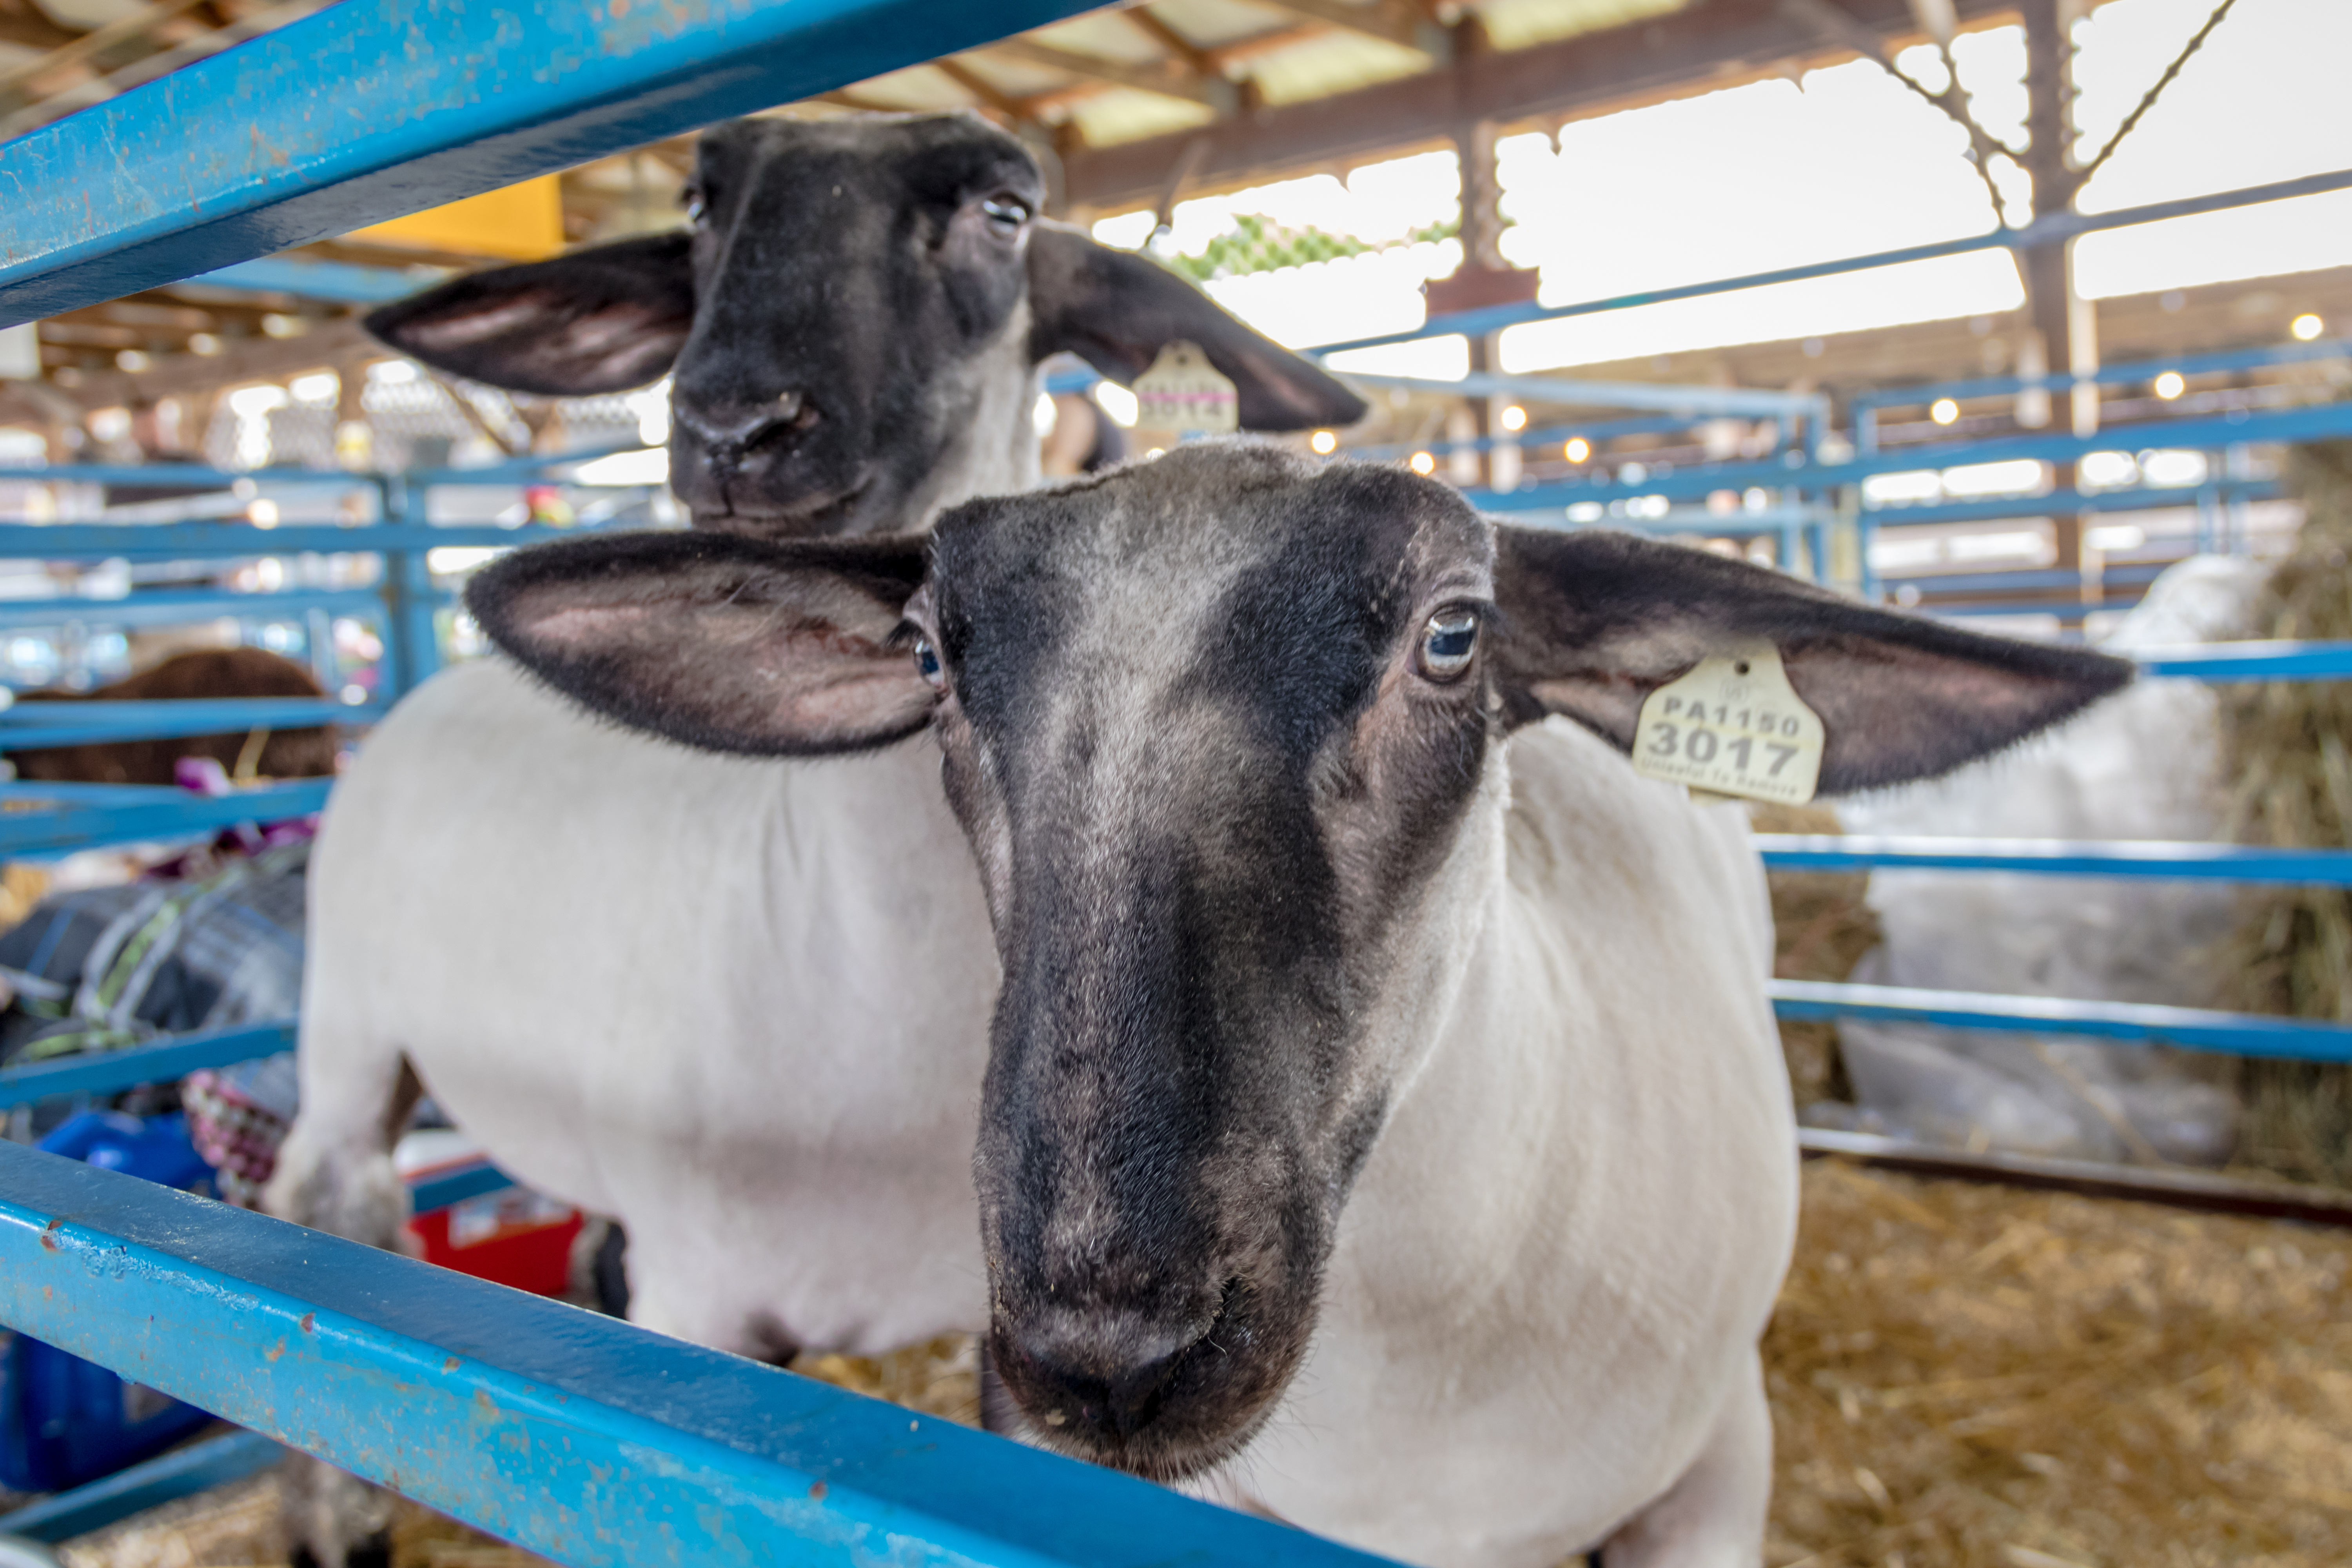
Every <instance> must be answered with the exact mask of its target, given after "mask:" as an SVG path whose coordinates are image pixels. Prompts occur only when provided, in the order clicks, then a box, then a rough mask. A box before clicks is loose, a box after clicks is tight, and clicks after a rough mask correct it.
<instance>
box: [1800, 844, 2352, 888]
mask: <svg viewBox="0 0 2352 1568" xmlns="http://www.w3.org/2000/svg"><path fill="white" fill-rule="evenodd" d="M1756 847H1757V848H1758V850H1759V851H1760V852H1761V853H1762V855H1763V857H1764V864H1765V865H1767V866H1769V867H1770V868H1773V869H1774V870H1779V871H1860V870H1911V871H1921V870H1946V871H2022V872H2025V873H2028V874H2029V875H2033V876H2042V877H2131V878H2175V879H2189V880H2195V881H2209V882H2247V883H2257V882H2259V883H2272V884H2286V885H2291V886H2303V887H2326V888H2344V887H2352V849H2273V848H2269V847H2263V846H2259V845H2242V844H2164V843H2154V842H2134V841H2132V840H2128V839H2115V840H2103V841H2097V842H2093V843H2086V844H2074V843H2065V842H2061V841H2057V840H2051V839H2033V838H1917V837H1868V836H1864V835H1859V834H1850V835H1846V836H1844V837H1838V836H1835V835H1828V834H1797V833H1759V834H1758V835H1757V836H1756Z"/></svg>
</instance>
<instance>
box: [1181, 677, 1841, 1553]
mask: <svg viewBox="0 0 2352 1568" xmlns="http://www.w3.org/2000/svg"><path fill="white" fill-rule="evenodd" d="M1504 759H1507V769H1506V768H1504V767H1496V768H1495V769H1494V770H1493V772H1494V775H1495V777H1496V783H1495V784H1492V785H1490V786H1489V787H1488V788H1487V789H1486V791H1484V792H1483V798H1482V799H1481V800H1480V802H1479V803H1478V805H1477V806H1476V807H1475V808H1474V814H1473V816H1472V819H1471V821H1470V822H1469V823H1467V824H1465V847H1464V849H1463V850H1462V851H1458V852H1457V858H1461V859H1462V860H1463V861H1464V865H1463V867H1462V868H1461V869H1462V872H1463V874H1462V875H1461V876H1459V877H1457V878H1456V879H1455V880H1454V885H1455V887H1456V888H1458V889H1460V892H1461V894H1462V895H1463V896H1462V897H1460V898H1458V899H1456V898H1451V897H1440V898H1435V899H1433V900H1431V909H1432V916H1431V918H1432V919H1433V920H1436V921H1445V922H1448V923H1450V924H1453V925H1454V927H1455V929H1454V930H1451V931H1444V932H1434V933H1431V934H1430V935H1429V936H1425V937H1424V939H1423V941H1424V942H1429V941H1432V940H1435V941H1438V942H1444V943H1446V944H1448V945H1451V946H1453V947H1454V949H1455V953H1454V962H1455V963H1458V965H1459V968H1458V971H1457V973H1458V980H1459V990H1458V992H1457V993H1456V995H1455V998H1454V1004H1453V1006H1452V1008H1451V1011H1450V1014H1449V1016H1447V1019H1446V1022H1445V1024H1444V1027H1443V1029H1442V1031H1441V1033H1440V1035H1439V1037H1438V1038H1437V1039H1436V1040H1435V1041H1434V1042H1433V1045H1432V1047H1430V1049H1429V1051H1428V1054H1427V1056H1426V1058H1424V1059H1423V1061H1422V1062H1421V1063H1420V1064H1419V1065H1418V1067H1417V1069H1416V1070H1415V1072H1414V1074H1413V1076H1412V1078H1411V1079H1409V1081H1408V1083H1407V1085H1406V1087H1404V1088H1403V1089H1402V1091H1401V1092H1400V1094H1399V1096H1398V1100H1397V1103H1396V1105H1395V1108H1394V1110H1393V1111H1392V1113H1391V1119H1390V1121H1389V1123H1388V1125H1387V1127H1386V1129H1385V1130H1384V1131H1383V1132H1382V1133H1381V1140H1380V1142H1379V1143H1378V1144H1377V1145H1376V1146H1375V1147H1374V1149H1373V1152H1372V1154H1371V1157H1370V1161H1369V1162H1368V1163H1366V1165H1365V1168H1364V1171H1363V1174H1362V1175H1361V1177H1360V1179H1359V1181H1358V1184H1357V1185H1356V1188H1355V1191H1354V1194H1353V1195H1352V1196H1351V1197H1350V1198H1349V1203H1348V1207H1347V1210H1346V1212H1345V1214H1344V1215H1343V1217H1342V1219H1341V1223H1340V1233H1339V1243H1338V1246H1337V1247H1336V1249H1335V1251H1334V1253H1333V1255H1332V1258H1331V1261H1330V1265H1329V1268H1328V1274H1327V1277H1326V1284H1325V1289H1324V1297H1323V1310H1322V1315H1321V1318H1320V1320H1319V1323H1318V1329H1317V1332H1316V1336H1315V1340H1314V1342H1313V1346H1312V1348H1311V1349H1310V1350H1309V1352H1308V1354H1307V1363H1306V1364H1305V1366H1304V1367H1303V1368H1302V1370H1301V1371H1300V1373H1299V1374H1298V1377H1297V1380H1296V1381H1295V1383H1294V1384H1292V1386H1291V1388H1290V1390H1289V1392H1288V1393H1287V1394H1286V1395H1285V1397H1284V1399H1283V1401H1282V1403H1281V1405H1280V1406H1279V1407H1278V1409H1277V1411H1276V1415H1275V1416H1274V1418H1273V1420H1272V1421H1271V1422H1270V1423H1269V1424H1268V1426H1267V1427H1266V1429H1265V1431H1264V1432H1263V1433H1262V1434H1261V1435H1260V1436H1259V1437H1258V1438H1257V1439H1256V1441H1255V1442H1254V1443H1253V1444H1252V1445H1251V1447H1249V1449H1248V1450H1246V1451H1245V1452H1244V1454H1243V1455H1242V1456H1241V1457H1240V1458H1238V1459H1236V1460H1234V1462H1232V1463H1231V1464H1230V1465H1229V1466H1227V1467H1226V1468H1225V1469H1224V1470H1223V1471H1222V1472H1221V1473H1220V1474H1219V1475H1218V1476H1217V1477H1216V1478H1215V1479H1213V1481H1212V1482H1211V1483H1210V1484H1209V1486H1208V1487H1207V1488H1206V1489H1207V1490H1209V1491H1210V1492H1211V1493H1212V1495H1219V1496H1223V1497H1226V1498H1228V1499H1229V1500H1236V1501H1245V1502H1247V1503H1248V1504H1250V1505H1253V1506H1255V1507H1257V1508H1261V1509H1263V1510H1266V1511H1268V1512H1271V1513H1274V1514H1276V1515H1277V1516H1279V1517H1281V1518H1284V1519H1287V1520H1289V1521H1293V1522H1295V1523H1297V1524H1300V1525H1303V1526H1305V1527H1307V1528H1308V1529H1310V1530H1314V1531H1318V1532H1321V1533H1325V1534H1329V1535H1333V1536H1337V1537H1339V1538H1340V1539H1343V1540H1347V1541H1350V1542H1356V1543H1357V1544H1360V1545H1363V1546H1366V1547H1369V1548H1372V1549H1376V1550H1379V1551H1381V1552H1387V1553H1390V1554H1392V1555H1397V1556H1401V1557H1402V1558H1404V1559H1406V1560H1408V1561H1411V1562H1416V1563H1437V1564H1445V1565H1449V1568H1450V1565H1454V1564H1460V1565H1462V1568H1471V1565H1473V1564H1476V1565H1480V1568H1549V1565H1551V1564H1553V1563H1558V1562H1559V1560H1560V1558H1561V1556H1562V1555H1563V1553H1564V1552H1570V1551H1572V1550H1575V1549H1576V1548H1578V1547H1580V1546H1587V1545H1598V1544H1600V1543H1601V1541H1602V1540H1603V1539H1604V1538H1606V1537H1608V1536H1610V1535H1611V1533H1612V1531H1617V1530H1618V1528H1619V1527H1620V1526H1621V1525H1623V1524H1624V1523H1625V1521H1627V1520H1628V1518H1629V1516H1633V1515H1634V1514H1635V1512H1636V1510H1643V1519H1642V1520H1641V1521H1639V1522H1638V1523H1637V1524H1636V1525H1634V1526H1633V1528H1631V1529H1629V1530H1627V1531H1625V1532H1624V1533H1623V1534H1622V1535H1620V1536H1619V1538H1618V1539H1616V1540H1615V1541H1614V1542H1612V1550H1611V1553H1610V1562H1611V1563H1612V1568H1616V1565H1621V1564H1641V1563H1678V1564H1718V1563H1719V1564H1724V1565H1727V1568H1728V1565H1731V1564H1737V1563H1746V1562H1750V1561H1752V1560H1753V1557H1754V1553H1755V1551H1756V1543H1757V1542H1758V1541H1759V1539H1760V1537H1761V1535H1762V1532H1763V1522H1764V1510H1765V1507H1766V1503H1767V1500H1768V1498H1769V1487H1770V1434H1769V1421H1768V1419H1767V1418H1766V1416H1765V1414H1764V1406H1763V1391H1762V1382H1761V1375H1760V1370H1759V1366H1758V1362H1757V1355H1756V1342H1757V1339H1758V1337H1759V1335H1760V1334H1761V1333H1762V1331H1763V1329H1764V1325H1765V1321H1766V1319H1767V1318H1768V1317H1769V1314H1770V1311H1771V1307H1772V1300H1773V1298H1774V1294H1775V1292H1776V1291H1777V1290H1778V1289H1779V1286H1780V1278H1781V1275H1782V1274H1783V1272H1785V1270H1786V1268H1787V1266H1788V1258H1789V1253H1790V1247H1791V1245H1792V1244H1793V1241H1794V1237H1795V1230H1796V1212H1797V1200H1796V1192H1797V1188H1796V1179H1797V1178H1796V1173H1797V1156H1796V1147H1795V1133H1794V1128H1793V1120H1792V1118H1791V1116H1790V1106H1789V1087H1788V1076H1787V1071H1786V1069H1785V1068H1783V1066H1782V1065H1781V1060H1780V1044H1779V1037H1778V1036H1777V1034H1776V1032H1775V1030H1774V1027H1773V1024H1772V1019H1771V1016H1770V1009H1769V1005H1768V1004H1767V1002H1766V1000H1765V997H1764V993H1763V988H1762V984H1761V982H1762V980H1763V978H1764V977H1765V976H1766V975H1767V974H1769V973H1770V969H1771V962H1772V928H1771V914H1770V909H1769V901H1768V900H1767V897H1766V894H1765V889H1764V879H1763V875H1762V870H1761V868H1760V866H1759V863H1758V861H1757V858H1756V856H1755V854H1754V852H1753V850H1752V849H1751V848H1750V847H1749V846H1748V842H1747V826H1746V818H1745V814H1744V812H1743V811H1742V810H1741V809H1740V808H1738V807H1737V806H1727V805H1715V806H1706V807H1699V806H1694V805H1691V803H1690V801H1689V799H1688V797H1687V795H1686V794H1685V791H1684V790H1683V789H1681V788H1680V787H1679V786H1676V785H1672V784H1659V783H1657V782H1654V781H1652V780H1647V779H1643V778H1640V777H1637V776H1636V775H1635V774H1634V773H1633V770H1632V769H1631V768H1629V767H1627V766H1626V764H1625V762H1624V760H1623V758H1622V756H1620V755H1618V754H1617V753H1616V752H1614V751H1612V749H1611V748H1610V747H1609V746H1608V745H1607V744H1606V743H1605V742H1602V741H1601V740H1599V739H1598V738H1597V737H1595V736H1593V735H1591V733H1590V732H1588V731H1584V730H1582V729H1580V728H1578V727H1577V726H1575V725H1573V724H1571V723H1570V722H1568V721H1564V720H1558V719H1554V720H1549V721H1545V722H1544V723H1542V724H1540V725H1538V726H1534V727H1531V728H1529V729H1528V730H1524V731H1520V732H1518V733H1517V735H1515V736H1514V737H1513V738H1512V740H1511V742H1509V745H1508V747H1507V750H1506V751H1505V752H1503V753H1502V754H1501V756H1500V757H1498V759H1497V760H1498V761H1501V760H1504ZM1506 774H1507V783H1506V782H1504V780H1505V776H1506ZM1506 795H1507V799H1506ZM1660 1499H1663V1501H1657V1502H1656V1504H1655V1506H1654V1507H1648V1508H1646V1509H1645V1506H1644V1505H1650V1504H1652V1503H1653V1502H1654V1500H1660Z"/></svg>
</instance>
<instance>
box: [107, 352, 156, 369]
mask: <svg viewBox="0 0 2352 1568" xmlns="http://www.w3.org/2000/svg"><path fill="white" fill-rule="evenodd" d="M154 364H155V362H154V361H153V360H152V359H150V358H148V357H147V356H146V355H145V354H143V353H141V352H140V351H139V350H137V349H124V350H123V351H122V352H121V353H119V354H116V355H115V356H114V368H115V369H117V370H127V371H129V372H130V373H131V374H133V375H137V374H139V373H140V372H141V371H142V370H152V369H153V368H154Z"/></svg>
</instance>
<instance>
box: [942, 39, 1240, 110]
mask: <svg viewBox="0 0 2352 1568" xmlns="http://www.w3.org/2000/svg"><path fill="white" fill-rule="evenodd" d="M967 52H971V53H981V52H985V53H988V54H992V55H1002V56H1003V57H1004V58H1006V59H1012V60H1023V61H1025V62H1027V63H1028V64H1030V65H1033V66H1044V67H1045V68H1047V69H1048V70H1057V71H1063V72H1066V73H1067V74H1068V75H1070V76H1075V77H1084V78H1087V79H1090V80H1093V81H1107V82H1109V83H1110V84H1111V85H1112V86H1114V87H1126V88H1133V89H1136V90H1137V91H1139V92H1156V93H1159V94H1160V96H1161V97H1163V98H1181V99H1183V100H1186V101H1187V102H1190V103H1199V104H1205V105H1206V106H1207V107H1209V108H1211V109H1213V110H1217V112H1219V113H1220V114H1230V113H1232V112H1233V108H1234V91H1233V84H1232V83H1231V82H1225V81H1216V80H1213V79H1207V78H1203V77H1202V76H1201V74H1200V73H1199V72H1197V71H1194V70H1192V68H1189V67H1187V66H1185V65H1183V64H1182V63H1181V61H1177V60H1166V61H1162V62H1160V63H1158V64H1156V65H1133V64H1130V63H1129V62H1128V61H1125V60H1112V59H1105V58H1102V57H1101V56H1099V55H1084V54H1080V53H1078V52H1077V51H1076V49H1065V48H1059V47H1055V45H1052V44H1041V43H1039V42H1038V41H1037V40H1036V39H1034V38H1026V37H1021V38H1003V39H1000V40H998V41H997V42H995V43H993V44H990V45H988V46H987V47H986V49H985V50H984V51H980V50H973V51H967ZM1218 89H1223V90H1222V91H1220V90H1218Z"/></svg>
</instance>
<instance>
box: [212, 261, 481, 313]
mask: <svg viewBox="0 0 2352 1568" xmlns="http://www.w3.org/2000/svg"><path fill="white" fill-rule="evenodd" d="M443 276H445V274H444V272H443V270H442V269H441V268H437V267H427V268H407V267H362V266H361V265H359V264H358V263H357V262H352V261H296V260H294V259H292V258H289V257H283V256H265V257H262V258H258V259H257V260H253V261H240V262H238V263H237V264H236V266H234V267H223V268H219V269H218V270H216V271H212V272H202V273H198V274H197V275H196V276H195V277H194V278H191V279H188V281H189V282H191V283H202V284H204V285H205V286H206V287H207V288H212V289H236V290H237V291H238V292H239V293H253V294H292V295H296V296H298V297H299V298H301V299H304V300H327V301H328V302H330V303H331V304H337V305H383V304H388V303H390V302H391V301H392V300H404V299H406V298H407V297H408V296H409V295H411V294H414V293H415V292H416V291H417V290H418V289H424V288H426V287H429V286H430V285H431V284H433V283H434V282H436V281H437V280H438V279H440V278H442V277H443Z"/></svg>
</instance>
